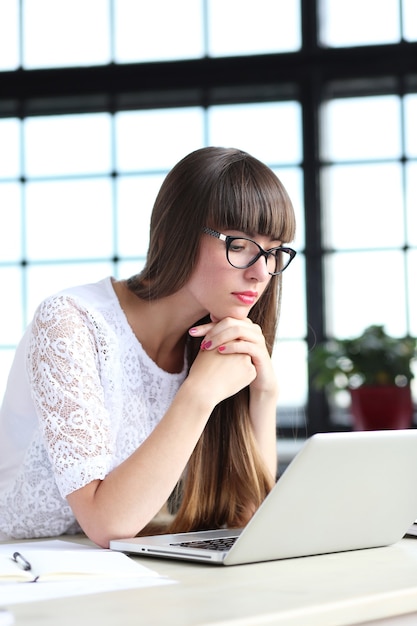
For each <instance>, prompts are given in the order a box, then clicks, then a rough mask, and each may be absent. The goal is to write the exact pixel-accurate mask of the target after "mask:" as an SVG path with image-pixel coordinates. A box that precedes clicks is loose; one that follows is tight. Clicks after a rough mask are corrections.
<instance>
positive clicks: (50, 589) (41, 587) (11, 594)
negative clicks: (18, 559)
mask: <svg viewBox="0 0 417 626" xmlns="http://www.w3.org/2000/svg"><path fill="white" fill-rule="evenodd" d="M29 547H30V550H31V551H33V550H39V551H40V552H41V551H42V550H54V551H58V552H59V551H62V550H71V551H72V550H81V551H84V550H89V551H96V552H101V553H102V552H103V550H101V549H99V548H94V547H90V546H86V545H83V544H77V543H73V542H69V541H61V540H55V539H52V540H46V541H34V542H27V541H26V542H24V543H3V544H0V554H6V555H9V554H10V556H11V555H12V554H13V552H16V551H17V552H21V553H22V554H24V553H25V548H26V550H27V549H28V548H29ZM106 552H107V551H106ZM108 552H109V553H111V551H108ZM111 554H113V553H111ZM123 556H124V557H125V558H126V559H128V568H127V571H129V575H128V577H126V578H123V577H121V576H120V575H118V576H117V577H114V578H113V577H106V578H100V579H95V578H93V579H91V580H88V581H87V580H85V578H84V579H80V580H70V581H68V580H65V581H59V582H49V581H48V582H38V583H0V606H4V607H5V606H10V605H12V604H18V603H22V602H36V601H39V600H49V599H51V598H64V597H68V596H78V595H88V594H92V593H102V592H107V591H115V590H119V589H140V588H145V587H152V586H158V585H169V584H173V583H175V581H174V580H171V579H168V578H165V577H163V576H160V575H159V574H158V573H157V572H155V571H154V570H152V569H150V568H148V567H145V566H144V565H141V564H140V563H137V562H136V561H135V562H134V563H135V565H136V566H137V572H138V574H137V577H132V574H131V563H132V562H133V561H132V559H130V557H128V556H126V555H123ZM129 561H130V562H129Z"/></svg>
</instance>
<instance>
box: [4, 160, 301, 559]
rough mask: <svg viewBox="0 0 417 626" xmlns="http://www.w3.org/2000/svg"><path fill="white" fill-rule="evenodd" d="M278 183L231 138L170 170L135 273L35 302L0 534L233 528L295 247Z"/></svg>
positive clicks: (248, 475)
mask: <svg viewBox="0 0 417 626" xmlns="http://www.w3.org/2000/svg"><path fill="white" fill-rule="evenodd" d="M294 230H295V223H294V213H293V209H292V205H291V202H290V200H289V198H288V195H287V193H286V191H285V189H284V188H283V186H282V184H281V183H280V181H279V180H278V179H277V177H276V176H275V175H274V174H273V173H272V171H271V170H270V169H269V168H267V167H266V166H265V165H263V164H262V163H260V162H259V161H258V160H256V159H255V158H253V157H251V156H250V155H248V154H246V153H244V152H242V151H239V150H235V149H223V148H203V149H201V150H197V151H195V152H193V153H191V154H190V155H188V156H187V157H185V158H184V159H183V160H182V161H180V162H179V163H178V164H177V165H176V166H175V167H174V168H173V169H172V171H171V172H170V173H169V174H168V176H167V177H166V179H165V181H164V183H163V184H162V187H161V189H160V192H159V194H158V196H157V199H156V201H155V206H154V210H153V213H152V218H151V227H150V245H149V252H148V257H147V262H146V265H145V268H144V269H143V271H142V272H141V273H140V274H138V275H137V276H133V277H132V278H130V279H129V280H127V281H125V280H120V281H116V280H114V279H111V278H106V279H104V280H102V281H100V282H99V283H96V284H93V285H84V286H81V287H76V288H71V289H67V290H65V291H63V292H61V293H59V294H58V295H55V296H53V297H51V298H48V299H47V300H45V301H44V302H43V303H42V304H41V305H40V307H39V308H38V310H37V312H36V313H35V316H34V319H33V322H32V324H31V325H30V327H29V328H28V330H27V332H26V334H25V336H24V338H23V339H22V341H21V343H20V346H19V347H18V350H17V352H16V357H15V361H14V364H13V366H12V370H11V373H10V377H9V382H8V387H7V389H6V394H5V398H4V402H3V406H2V409H1V414H0V532H1V533H2V534H3V537H16V538H23V537H40V536H56V535H59V534H63V533H73V532H77V531H79V530H80V529H81V530H82V531H84V532H85V533H86V534H87V536H89V537H90V538H91V539H92V540H93V541H94V542H95V543H97V544H98V545H100V546H103V547H107V546H108V544H109V540H110V539H114V538H120V537H128V536H132V535H135V534H138V533H139V532H141V531H142V532H146V530H144V529H145V527H146V525H147V524H148V523H149V522H150V521H151V520H152V519H153V518H154V517H155V515H156V514H157V513H158V511H160V510H161V509H162V508H163V506H164V504H165V503H166V502H167V500H168V499H169V497H170V495H171V494H172V493H173V492H174V491H175V488H176V487H178V485H180V491H179V496H177V498H176V501H177V502H179V504H178V507H179V508H178V507H177V509H178V510H176V512H175V515H173V517H172V520H171V522H170V525H169V527H168V530H169V531H178V530H182V531H187V530H191V529H208V528H217V527H221V526H225V525H227V526H242V525H244V524H245V523H246V522H247V521H248V519H249V518H250V517H251V515H252V514H253V512H254V511H255V510H256V508H257V507H258V506H259V504H260V503H261V502H262V500H263V499H264V497H265V496H266V494H267V493H268V491H269V490H270V489H271V487H272V485H273V483H274V479H275V475H276V432H275V411H276V401H277V384H276V378H275V375H274V372H273V368H272V365H271V358H270V354H271V351H272V346H273V343H274V337H275V330H276V322H277V315H278V302H279V297H280V281H281V272H282V270H283V269H285V265H286V264H287V263H288V262H290V261H291V260H292V258H293V256H294V255H295V252H294V251H292V250H291V249H290V248H287V247H283V246H285V243H286V242H288V241H291V240H292V239H293V237H294Z"/></svg>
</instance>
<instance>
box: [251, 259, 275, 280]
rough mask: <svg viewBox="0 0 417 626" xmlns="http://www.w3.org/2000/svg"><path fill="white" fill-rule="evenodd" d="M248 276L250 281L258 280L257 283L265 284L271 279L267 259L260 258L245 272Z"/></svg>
mask: <svg viewBox="0 0 417 626" xmlns="http://www.w3.org/2000/svg"><path fill="white" fill-rule="evenodd" d="M245 273H246V276H249V278H250V280H256V281H257V282H260V283H262V282H265V281H266V280H268V279H269V278H271V275H270V273H269V272H268V268H267V265H266V257H264V256H260V257H259V259H258V260H257V261H256V262H255V263H254V264H253V265H251V266H250V267H248V268H246V270H245Z"/></svg>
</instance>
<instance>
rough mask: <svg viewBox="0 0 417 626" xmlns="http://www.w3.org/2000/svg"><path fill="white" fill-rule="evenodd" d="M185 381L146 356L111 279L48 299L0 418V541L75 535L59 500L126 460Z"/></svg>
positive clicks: (19, 355) (17, 363) (22, 349)
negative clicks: (66, 534) (0, 539)
mask: <svg viewBox="0 0 417 626" xmlns="http://www.w3.org/2000/svg"><path fill="white" fill-rule="evenodd" d="M185 376H186V363H184V369H183V371H182V372H181V373H180V374H170V373H167V372H165V371H163V370H161V369H160V368H159V367H158V366H157V365H156V364H155V363H154V362H153V361H152V360H151V359H150V358H149V357H148V355H147V354H146V353H145V351H144V350H143V348H142V346H141V345H140V343H139V342H138V340H137V339H136V337H135V335H134V334H133V332H132V330H131V328H130V326H129V324H128V322H127V319H126V317H125V315H124V312H123V311H122V309H121V307H120V304H119V301H118V299H117V296H116V294H115V292H114V290H113V286H112V279H111V278H106V279H104V280H102V281H100V282H98V283H95V284H92V285H84V286H81V287H75V288H72V289H68V290H65V291H63V292H61V293H59V294H58V295H55V296H52V297H51V298H48V299H47V300H45V301H44V302H43V303H42V304H41V305H40V307H39V308H38V310H37V311H36V314H35V316H34V319H33V321H32V323H31V325H30V326H29V328H28V330H27V331H26V333H25V335H24V337H23V338H22V341H21V343H20V345H19V347H18V349H17V351H16V356H15V360H14V363H13V365H12V369H11V372H10V376H9V381H8V385H7V388H6V393H5V397H4V401H3V405H2V408H1V410H0V538H3V539H4V538H10V537H12V538H30V537H45V536H56V535H60V534H63V533H72V532H77V531H78V530H79V527H78V525H77V523H76V520H75V518H74V516H73V514H72V511H71V509H70V507H69V506H68V504H67V501H66V499H65V496H66V495H68V494H69V493H71V492H73V491H75V490H76V489H79V488H80V487H83V486H84V485H86V484H88V483H89V482H91V481H92V480H94V479H102V478H104V477H105V476H106V475H107V474H108V473H109V472H110V471H111V470H112V469H113V468H114V467H116V466H117V465H119V464H120V463H121V462H122V461H123V460H124V459H126V458H127V457H128V456H129V455H130V454H131V453H132V452H133V451H134V450H135V449H136V448H137V447H138V446H139V445H140V444H141V443H142V442H143V441H144V440H145V439H146V437H148V435H149V434H150V433H151V431H152V430H153V428H154V427H155V426H156V424H157V423H158V422H159V420H160V419H161V418H162V416H163V415H164V414H165V412H166V410H167V408H168V407H169V405H170V404H171V402H172V399H173V397H174V396H175V394H176V392H177V390H178V388H179V386H180V385H181V383H182V382H183V380H184V378H185ZM138 497H140V494H138Z"/></svg>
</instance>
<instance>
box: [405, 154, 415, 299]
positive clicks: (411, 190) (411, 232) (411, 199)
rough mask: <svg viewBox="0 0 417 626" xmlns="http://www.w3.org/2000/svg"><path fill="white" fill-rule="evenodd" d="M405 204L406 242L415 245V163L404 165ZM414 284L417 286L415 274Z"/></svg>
mask: <svg viewBox="0 0 417 626" xmlns="http://www.w3.org/2000/svg"><path fill="white" fill-rule="evenodd" d="M406 204H407V238H408V244H409V245H410V246H417V163H409V164H408V165H407V166H406ZM415 285H416V286H417V276H416V282H415ZM414 290H416V287H414Z"/></svg>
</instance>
